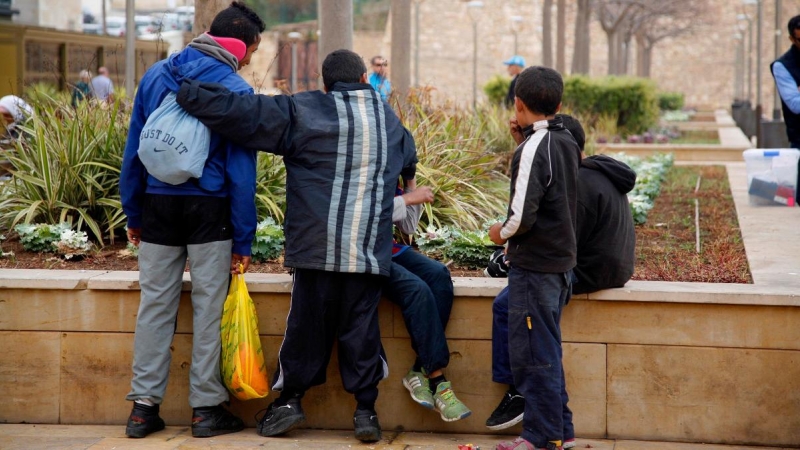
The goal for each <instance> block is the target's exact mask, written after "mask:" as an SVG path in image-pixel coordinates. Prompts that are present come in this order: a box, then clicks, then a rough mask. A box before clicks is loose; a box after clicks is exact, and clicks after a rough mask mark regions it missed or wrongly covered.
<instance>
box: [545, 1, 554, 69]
mask: <svg viewBox="0 0 800 450" xmlns="http://www.w3.org/2000/svg"><path fill="white" fill-rule="evenodd" d="M542 65H543V66H545V67H553V0H544V6H543V7H542Z"/></svg>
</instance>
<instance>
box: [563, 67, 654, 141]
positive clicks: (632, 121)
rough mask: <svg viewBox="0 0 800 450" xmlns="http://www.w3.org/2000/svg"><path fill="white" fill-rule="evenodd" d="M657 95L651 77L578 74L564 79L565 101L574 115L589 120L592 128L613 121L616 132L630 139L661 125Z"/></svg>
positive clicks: (565, 104) (566, 107)
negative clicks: (592, 76)
mask: <svg viewBox="0 0 800 450" xmlns="http://www.w3.org/2000/svg"><path fill="white" fill-rule="evenodd" d="M656 92H657V90H656V85H655V83H653V82H652V81H651V80H649V79H647V78H635V77H614V76H610V77H603V78H588V77H585V76H580V75H578V76H571V77H567V78H566V79H565V80H564V98H563V102H564V107H565V109H566V110H568V111H570V113H572V114H575V115H578V116H580V117H582V118H584V119H585V120H588V122H589V123H588V125H589V127H590V128H595V127H596V125H597V123H598V121H610V122H611V125H613V126H615V127H616V132H618V133H619V134H621V135H623V136H627V135H629V134H639V133H643V132H645V131H647V129H648V128H650V127H652V126H654V125H656V123H657V122H658V113H659V109H658V97H657V94H656ZM585 125H586V124H584V126H585ZM606 131H607V130H606Z"/></svg>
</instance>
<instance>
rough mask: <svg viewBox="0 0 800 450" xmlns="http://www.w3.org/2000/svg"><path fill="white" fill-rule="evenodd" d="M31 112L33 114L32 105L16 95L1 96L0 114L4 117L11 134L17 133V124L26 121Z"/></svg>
mask: <svg viewBox="0 0 800 450" xmlns="http://www.w3.org/2000/svg"><path fill="white" fill-rule="evenodd" d="M31 114H33V108H31V105H29V104H27V103H26V102H25V100H23V99H21V98H19V97H17V96H16V95H6V96H5V97H3V98H0V116H2V117H3V120H4V121H5V125H6V130H7V131H8V133H9V134H13V133H15V130H14V129H15V128H16V125H17V124H19V123H22V122H24V121H25V119H27V118H28V117H30V116H31Z"/></svg>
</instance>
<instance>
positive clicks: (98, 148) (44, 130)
mask: <svg viewBox="0 0 800 450" xmlns="http://www.w3.org/2000/svg"><path fill="white" fill-rule="evenodd" d="M118 105H119V103H117V104H115V105H112V106H111V107H109V108H105V109H103V108H93V107H88V105H87V106H86V107H83V106H82V107H80V108H78V109H73V108H72V107H70V106H69V101H68V100H66V101H63V102H61V101H58V100H55V99H54V100H53V101H52V102H40V103H36V104H34V105H33V106H34V108H35V113H34V115H33V117H32V118H31V119H30V120H28V121H27V122H26V123H25V124H24V125H23V126H20V129H21V131H22V132H23V133H24V138H23V139H20V140H17V141H15V143H14V148H13V149H10V150H8V151H6V152H5V154H4V156H5V157H6V158H7V159H8V161H9V163H10V165H11V167H10V168H9V171H10V172H11V173H12V174H13V175H14V176H13V178H12V180H11V181H9V182H7V183H5V185H4V186H3V192H2V199H0V225H2V226H5V227H7V228H12V227H13V226H14V225H16V224H19V223H28V224H29V223H36V222H39V223H61V222H67V223H70V224H73V225H74V226H75V227H76V228H77V229H78V230H81V231H83V230H87V231H90V232H91V233H92V235H93V236H94V238H95V239H96V240H97V241H98V242H100V243H101V244H102V243H103V242H105V241H109V242H112V243H113V242H114V238H115V235H116V233H117V232H118V231H121V230H122V229H123V227H124V225H125V215H124V213H123V212H122V206H121V203H120V198H119V172H120V166H121V164H122V153H123V150H124V146H125V140H126V138H127V132H128V122H129V117H130V116H129V113H128V112H127V111H125V110H121V109H119V108H118Z"/></svg>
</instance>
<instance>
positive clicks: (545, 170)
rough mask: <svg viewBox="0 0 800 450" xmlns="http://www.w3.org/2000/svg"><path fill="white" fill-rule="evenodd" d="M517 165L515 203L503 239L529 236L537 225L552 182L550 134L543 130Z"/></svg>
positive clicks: (513, 188)
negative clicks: (535, 223)
mask: <svg viewBox="0 0 800 450" xmlns="http://www.w3.org/2000/svg"><path fill="white" fill-rule="evenodd" d="M517 152H518V157H517V155H515V159H517V164H515V165H514V167H513V168H512V169H514V171H513V172H512V174H511V178H512V180H513V184H512V186H511V201H510V203H509V205H508V217H507V218H506V221H505V222H504V223H503V227H502V228H501V229H500V237H501V238H503V239H509V238H511V237H513V236H518V235H522V234H525V233H526V232H527V231H528V230H530V229H531V227H532V226H533V224H534V222H536V212H537V211H538V210H539V203H540V202H541V200H542V197H544V195H545V194H546V193H547V187H548V186H549V185H550V182H551V179H552V172H553V171H552V167H551V162H550V133H549V132H548V131H547V130H539V131H538V132H536V133H534V134H533V135H531V136H530V137H529V138H528V139H527V140H526V141H525V142H524V143H523V144H522V146H521V149H518V151H517Z"/></svg>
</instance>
